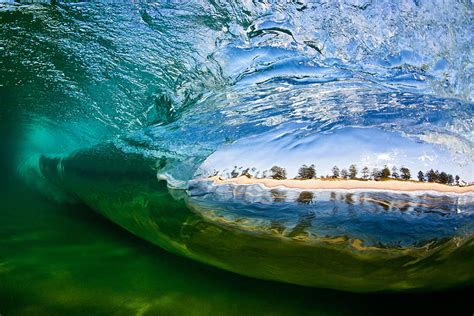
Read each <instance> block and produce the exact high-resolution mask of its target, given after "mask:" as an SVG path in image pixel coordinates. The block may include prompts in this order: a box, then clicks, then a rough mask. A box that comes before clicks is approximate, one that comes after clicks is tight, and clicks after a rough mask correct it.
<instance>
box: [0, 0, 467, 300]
mask: <svg viewBox="0 0 474 316" xmlns="http://www.w3.org/2000/svg"><path fill="white" fill-rule="evenodd" d="M473 17H474V15H473V6H472V3H471V2H462V1H451V2H443V3H441V2H436V1H434V2H429V3H427V2H421V1H400V2H393V1H364V0H350V1H340V2H338V3H324V2H320V1H289V2H287V3H284V4H281V3H274V2H271V1H258V2H257V1H222V2H220V1H187V2H186V3H180V2H175V1H161V2H159V3H155V2H140V3H136V2H126V1H125V2H113V3H88V2H83V3H67V2H57V1H54V2H52V3H43V4H28V3H23V4H22V3H8V2H3V3H0V19H1V21H2V24H1V31H0V32H1V35H2V39H3V40H2V42H3V43H2V44H1V45H2V46H1V50H0V51H1V57H0V58H1V64H2V67H1V68H0V73H1V78H2V79H1V81H2V85H1V86H0V89H1V90H0V93H1V97H2V103H3V104H4V105H5V106H4V108H5V109H6V111H5V112H4V113H5V116H6V117H8V119H9V120H11V121H13V122H14V123H15V131H16V134H15V139H16V143H17V146H16V147H15V150H16V152H15V154H16V164H17V166H18V172H19V175H20V176H22V177H23V178H24V179H25V180H26V181H27V182H29V183H31V184H32V185H34V186H35V187H37V188H38V189H39V190H41V191H42V192H45V193H46V194H48V195H50V196H53V197H54V198H55V199H57V200H59V201H77V202H82V203H86V204H88V205H90V206H91V207H93V208H94V209H96V210H97V211H98V212H100V213H101V214H103V215H104V216H106V217H108V218H110V219H111V220H113V221H114V222H116V223H118V224H119V225H121V226H123V227H125V228H126V229H128V230H130V231H131V232H133V233H135V234H137V235H138V236H141V237H143V238H145V239H148V240H150V241H152V242H154V243H156V244H158V245H160V246H162V247H164V248H166V249H168V250H170V251H173V252H175V253H179V254H182V255H185V256H188V257H191V258H193V259H196V260H200V261H203V262H206V263H209V264H212V265H215V266H218V267H221V268H224V269H227V270H231V271H234V272H238V273H242V274H245V275H250V276H253V277H259V278H265V279H275V280H280V281H285V282H291V283H296V284H304V285H310V286H319V287H331V288H339V289H345V290H352V291H371V290H403V289H414V288H442V287H447V286H453V285H459V284H466V283H472V282H473V280H474V275H473V274H472V269H470V267H472V264H473V263H474V262H473V260H474V255H473V237H472V236H473V234H474V227H473V222H474V221H473V217H472V216H473V215H472V209H473V202H472V196H467V197H466V196H464V197H459V196H457V197H452V196H448V195H446V196H441V197H439V196H435V197H433V196H431V195H429V194H428V195H426V194H425V195H417V196H405V195H403V194H394V193H377V192H372V193H367V194H355V195H354V196H350V197H348V196H347V194H345V193H338V192H333V194H334V196H332V195H331V194H332V193H321V192H319V193H318V192H314V193H312V192H307V193H305V194H306V195H305V196H308V193H311V194H313V197H314V196H315V201H317V202H315V203H313V202H314V201H313V199H311V203H299V202H298V195H299V194H301V192H298V193H295V192H293V193H292V192H289V193H284V196H285V197H288V199H286V198H285V199H283V200H281V199H280V200H279V199H278V196H280V193H281V192H280V193H278V194H276V193H274V192H273V193H272V192H270V191H268V192H267V191H265V192H260V191H259V190H257V189H255V190H254V191H252V192H250V193H248V194H243V195H242V194H231V196H229V192H231V193H232V192H234V191H235V190H234V188H227V189H226V190H224V191H225V192H221V193H222V194H217V193H216V192H215V190H214V189H213V188H212V187H211V188H210V187H209V186H204V188H202V187H201V188H196V187H193V186H190V183H191V184H192V183H193V181H192V180H193V179H195V178H200V177H206V176H208V175H211V174H213V173H214V172H215V171H216V170H218V171H219V172H222V174H227V173H230V172H231V171H232V169H233V168H234V166H237V167H243V168H246V167H250V168H251V167H254V168H257V169H261V170H263V169H268V168H270V167H271V166H272V164H281V165H284V166H286V167H287V168H288V171H289V173H290V175H291V176H293V175H294V173H295V172H296V171H297V168H298V166H300V165H301V164H303V163H312V162H314V163H316V165H317V168H318V172H319V174H321V175H325V174H328V173H329V172H330V168H331V167H332V165H333V164H338V165H339V166H341V167H342V166H348V165H349V164H351V163H356V164H357V165H358V166H362V165H369V166H371V167H383V165H385V164H388V165H396V166H399V167H400V166H402V165H404V166H407V167H409V168H410V169H412V172H413V174H412V176H413V177H414V175H415V174H416V171H418V170H422V171H426V170H428V169H430V168H433V169H439V170H444V171H446V172H448V173H452V174H459V175H460V176H461V178H462V179H463V180H465V181H466V182H472V181H473V180H474V174H473V169H474V168H473V166H474V162H473V161H474V159H473V157H474V152H473V148H474V147H473V143H474V133H473V131H474V128H473V125H474V121H473V111H474V107H473V105H474V103H473V101H474V92H473V91H474V90H473V82H474V80H473V76H474V61H473V47H472V43H473V40H474V39H473V36H474V35H473V34H474V21H473V19H474V18H473ZM2 114H3V113H2ZM415 170H416V171H415ZM158 180H159V181H158ZM190 181H191V182H190ZM196 190H197V191H196ZM250 191H251V190H250ZM234 193H235V192H234ZM282 194H283V193H282ZM253 196H257V197H258V198H256V200H255V199H253V198H252V197H253ZM275 196H277V198H276V200H275ZM249 199H250V200H249ZM303 200H304V199H303ZM306 200H307V199H306ZM364 203H365V204H364ZM305 214H306V215H305ZM308 214H309V215H308ZM295 237H296V238H295ZM242 253H245V254H246V256H245V258H242V255H241V254H242ZM237 257H239V258H238V259H236V258H237ZM315 263H317V266H318V268H315ZM335 263H336V264H335ZM343 263H344V264H343ZM347 263H350V264H351V268H347ZM269 266H271V267H272V269H266V267H269ZM295 267H298V271H295ZM394 271H397V273H394ZM447 271H448V272H449V273H447ZM452 271H458V272H456V273H452ZM369 276H370V277H369Z"/></svg>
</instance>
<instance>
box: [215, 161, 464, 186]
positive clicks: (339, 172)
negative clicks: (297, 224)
mask: <svg viewBox="0 0 474 316" xmlns="http://www.w3.org/2000/svg"><path fill="white" fill-rule="evenodd" d="M255 171H256V168H252V169H250V168H246V169H243V168H242V167H241V168H237V166H235V167H234V170H233V171H232V172H231V174H230V175H231V177H232V178H236V177H238V176H246V177H248V178H251V177H254V175H252V174H255ZM215 174H217V173H215ZM255 176H256V177H257V178H258V177H261V178H267V177H269V178H272V179H276V180H284V179H287V172H286V169H285V168H283V167H280V166H273V167H272V168H270V170H269V171H267V170H266V171H264V172H263V173H262V174H260V172H257V173H256V175H255ZM316 178H317V173H316V167H315V165H314V164H311V165H302V166H301V167H300V168H299V169H298V174H297V176H296V177H295V179H302V180H304V179H316ZM320 178H322V179H353V180H376V181H379V180H388V179H397V180H411V178H412V174H411V171H410V169H408V168H407V167H404V166H402V167H401V168H400V169H399V168H397V167H396V166H393V167H392V168H389V167H388V166H387V165H385V166H384V167H383V168H382V169H378V168H373V169H372V170H370V169H369V168H368V167H367V166H365V167H364V168H362V170H361V171H360V174H359V169H358V168H357V166H356V165H355V164H352V165H350V166H349V168H347V169H346V168H343V169H339V167H338V166H334V167H332V169H331V174H330V175H326V176H321V177H320ZM417 179H418V181H419V182H433V183H441V184H449V185H453V184H456V185H459V184H460V181H461V178H460V177H459V176H458V175H456V176H453V175H452V174H448V173H446V172H444V171H441V172H440V171H438V170H433V169H430V170H428V171H426V172H423V171H421V170H420V171H418V174H417Z"/></svg>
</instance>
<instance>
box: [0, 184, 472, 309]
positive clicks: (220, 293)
mask: <svg viewBox="0 0 474 316" xmlns="http://www.w3.org/2000/svg"><path fill="white" fill-rule="evenodd" d="M8 186H9V188H6V189H4V190H3V194H2V195H3V197H2V201H3V206H2V209H1V217H0V225H1V227H2V229H1V231H0V311H1V313H2V315H35V314H37V315H48V314H56V315H66V314H67V315H84V314H113V315H115V314H118V315H130V314H143V315H153V314H170V315H210V314H224V315H245V314H251V315H261V314H266V315H298V314H305V315H364V314H382V313H383V314H386V313H389V314H401V313H403V314H405V313H407V312H416V311H419V312H421V313H422V314H425V315H426V314H436V313H439V312H441V311H446V313H449V314H451V315H455V314H459V315H461V314H466V315H469V314H470V312H471V309H472V304H471V303H470V301H469V297H470V291H472V288H471V289H469V288H466V289H458V290H452V291H448V292H435V293H424V294H420V293H418V294H417V293H412V294H405V295H401V294H351V293H345V292H337V291H332V290H319V289H314V288H305V287H299V286H292V285H286V284H282V283H276V282H268V281H261V280H256V279H251V278H247V277H243V276H239V275H236V274H233V273H228V272H224V271H221V270H218V269H214V268H211V267H208V266H205V265H202V264H199V263H196V262H193V261H191V260H189V259H185V258H181V257H179V256H175V255H172V254H170V253H167V252H165V251H164V250H161V249H160V248H158V247H156V246H154V245H152V244H150V243H148V242H146V241H144V240H142V239H139V238H136V237H134V236H133V235H131V234H130V233H128V232H126V231H124V230H123V229H121V228H119V227H118V226H116V225H114V224H112V223H111V222H110V221H108V220H106V219H104V218H102V217H101V216H100V215H98V214H96V213H95V212H94V211H92V210H91V209H88V208H86V207H83V206H61V205H57V204H54V203H52V202H50V201H48V200H45V199H44V198H43V197H41V196H39V195H37V194H36V193H34V192H32V191H30V190H29V189H28V188H26V187H24V186H22V185H21V184H20V183H17V182H12V181H9V183H8Z"/></svg>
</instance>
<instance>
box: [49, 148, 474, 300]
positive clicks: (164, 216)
mask: <svg viewBox="0 0 474 316" xmlns="http://www.w3.org/2000/svg"><path fill="white" fill-rule="evenodd" d="M104 151H105V153H106V155H104ZM152 162H153V160H147V159H143V158H142V156H140V155H132V154H123V152H121V151H120V150H117V149H114V147H113V146H110V145H101V146H96V147H94V148H92V149H87V150H82V151H78V152H76V153H74V154H73V155H71V156H69V157H65V158H63V159H61V160H57V159H49V158H46V157H44V158H43V159H42V160H41V166H40V169H41V170H42V172H43V175H44V176H46V178H47V179H48V181H50V182H51V183H52V184H54V185H57V186H58V187H61V188H63V189H64V190H65V192H67V193H68V194H72V195H73V196H74V197H76V198H77V199H79V200H80V201H83V202H84V203H86V204H87V205H89V206H90V207H92V208H94V209H95V210H97V211H98V212H100V213H101V214H103V215H104V216H106V217H107V218H109V219H111V220H112V221H114V222H116V223H118V224H120V225H121V226H122V227H125V228H126V229H127V230H129V231H131V232H133V233H134V234H136V235H138V236H140V237H142V238H144V239H146V240H148V241H151V242H153V243H155V244H157V245H159V246H161V247H162V248H164V249H166V250H169V251H171V252H173V253H176V254H180V255H182V256H186V257H189V258H192V259H195V260H197V261H200V262H204V263H207V264H210V265H213V266H216V267H219V268H222V269H225V270H229V271H233V272H237V273H239V274H243V275H247V276H252V277H257V278H260V279H267V280H278V281H284V282H288V283H294V284H300V285H308V286H316V287H328V288H335V289H345V290H350V291H357V292H359V291H373V290H402V289H404V290H407V289H419V288H431V289H433V288H439V287H441V288H442V287H446V286H450V285H451V286H452V285H455V284H464V283H466V282H472V279H471V277H472V276H471V274H470V272H468V271H470V270H466V265H469V263H470V261H471V260H472V251H473V246H472V242H473V239H472V231H473V227H472V212H470V211H469V210H470V209H472V208H471V206H472V200H471V199H469V198H466V197H463V200H462V201H461V200H460V198H458V197H457V196H452V197H449V198H447V199H437V198H432V199H424V197H423V196H421V197H420V196H416V195H414V196H412V195H406V194H399V193H389V192H364V193H363V194H360V193H357V192H354V193H352V192H343V191H341V192H329V191H314V192H313V191H302V192H298V191H297V190H283V189H278V195H277V192H276V191H274V190H273V191H272V190H267V189H265V188H263V187H260V186H257V185H248V186H238V185H237V186H236V185H218V186H216V185H212V182H211V181H207V180H206V181H193V182H191V183H190V186H189V189H188V190H187V191H184V190H170V189H168V188H167V187H166V182H164V181H161V182H157V181H156V179H155V178H154V174H155V173H156V168H157V165H156V164H153V163H152ZM116 168H119V170H116ZM334 194H335V195H334ZM276 195H277V196H278V199H280V197H281V196H285V199H284V201H279V202H275V201H274V200H275V196H276ZM361 200H363V203H364V204H363V205H361V203H360V201H361ZM389 201H405V202H406V203H413V206H411V207H410V209H409V210H407V211H405V212H401V211H400V210H398V209H396V203H398V202H389ZM431 202H433V203H434V204H433V205H434V207H433V205H431V204H430V203H431ZM443 202H444V203H449V205H451V208H454V207H456V208H457V209H458V210H460V211H457V212H454V211H453V210H452V209H450V210H449V211H448V212H443V211H441V210H437V209H436V205H438V204H439V203H443ZM336 263H338V264H336ZM268 267H271V269H269V268H268ZM295 267H297V269H295ZM453 269H454V270H456V271H457V273H454V274H452V273H446V271H447V270H449V271H452V270H453ZM395 271H396V273H395Z"/></svg>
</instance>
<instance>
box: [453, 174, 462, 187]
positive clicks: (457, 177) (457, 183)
mask: <svg viewBox="0 0 474 316" xmlns="http://www.w3.org/2000/svg"><path fill="white" fill-rule="evenodd" d="M454 178H455V179H456V185H459V180H461V178H460V177H459V176H458V175H456V177H454Z"/></svg>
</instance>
